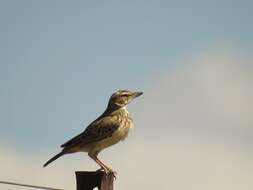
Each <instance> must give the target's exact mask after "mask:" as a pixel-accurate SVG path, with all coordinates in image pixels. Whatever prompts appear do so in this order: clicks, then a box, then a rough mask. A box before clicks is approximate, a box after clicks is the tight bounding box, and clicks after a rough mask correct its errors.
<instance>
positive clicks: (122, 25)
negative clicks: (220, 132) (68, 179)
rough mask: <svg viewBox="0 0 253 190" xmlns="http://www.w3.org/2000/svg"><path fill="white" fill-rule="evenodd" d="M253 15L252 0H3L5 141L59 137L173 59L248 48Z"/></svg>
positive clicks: (0, 64)
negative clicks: (219, 47) (218, 47)
mask: <svg viewBox="0 0 253 190" xmlns="http://www.w3.org/2000/svg"><path fill="white" fill-rule="evenodd" d="M252 18H253V13H252V2H251V1H240V2H239V1H197V0H194V1H106V2H105V1H103V2H102V1H56V0H55V1H32V0H30V1H28V0H24V1H14V0H11V1H1V2H0V23H1V26H0V27H1V32H0V41H1V43H0V50H1V51H0V52H1V53H0V54H1V56H0V103H1V107H0V113H1V114H0V115H1V116H0V117H1V119H0V129H1V141H3V143H10V144H15V145H18V146H22V147H25V148H28V147H30V148H32V147H33V146H34V145H36V146H40V147H41V148H43V147H45V146H47V145H50V144H51V143H59V142H62V141H63V140H66V139H67V138H69V135H67V134H75V133H78V132H79V131H80V129H82V126H85V125H86V124H88V123H89V122H90V121H91V120H92V119H94V118H95V117H96V116H97V115H98V114H100V113H101V112H102V111H103V109H104V108H105V106H106V103H107V99H108V97H109V95H110V94H111V93H112V92H113V91H114V90H116V89H118V88H129V89H138V90H145V88H148V86H149V83H150V82H151V80H152V79H153V78H154V77H157V78H159V74H160V73H161V72H163V71H164V70H170V68H171V66H173V65H174V64H175V63H176V61H174V60H179V59H180V58H181V57H184V56H185V55H188V54H191V53H192V52H194V51H197V50H200V49H202V48H207V47H209V46H213V45H215V44H223V43H224V44H232V45H233V46H236V47H240V48H242V49H244V50H245V51H249V52H250V51H251V50H252V44H253V38H252V33H253V25H252V24H251V23H252ZM152 77H153V78H152ZM52 134H53V135H52ZM38 139H39V140H38Z"/></svg>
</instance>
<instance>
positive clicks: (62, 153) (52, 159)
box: [43, 151, 65, 167]
mask: <svg viewBox="0 0 253 190" xmlns="http://www.w3.org/2000/svg"><path fill="white" fill-rule="evenodd" d="M64 154H65V152H63V151H62V152H60V153H58V154H56V155H55V156H54V157H53V158H51V159H50V160H48V161H47V162H46V163H45V164H44V165H43V167H46V166H47V165H48V164H50V163H51V162H53V161H55V160H56V159H57V158H60V157H61V156H62V155H64Z"/></svg>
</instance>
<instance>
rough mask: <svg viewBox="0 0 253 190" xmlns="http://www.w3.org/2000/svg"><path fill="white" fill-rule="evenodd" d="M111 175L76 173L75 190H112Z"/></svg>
mask: <svg viewBox="0 0 253 190" xmlns="http://www.w3.org/2000/svg"><path fill="white" fill-rule="evenodd" d="M113 180H114V176H113V174H106V173H105V172H102V171H96V172H92V171H89V172H87V171H78V172H76V190H93V189H94V188H96V187H97V188H98V189H99V190H113Z"/></svg>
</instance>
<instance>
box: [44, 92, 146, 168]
mask: <svg viewBox="0 0 253 190" xmlns="http://www.w3.org/2000/svg"><path fill="white" fill-rule="evenodd" d="M140 95H142V92H131V91H128V90H118V91H117V92H115V93H113V94H112V96H111V97H110V100H109V103H108V106H107V108H106V110H105V112H104V113H103V114H102V115H101V116H100V117H98V118H97V119H96V120H95V121H93V122H92V123H91V124H90V125H88V127H87V128H86V129H85V130H84V131H83V132H82V133H81V134H79V135H77V136H76V137H74V138H72V139H70V140H69V141H67V142H66V143H64V144H62V145H61V147H62V148H63V149H62V151H61V152H60V153H59V154H57V155H55V156H54V157H53V158H51V159H50V160H49V161H47V162H46V163H45V164H44V167H45V166H47V165H48V164H49V163H51V162H52V161H54V160H56V159H57V158H59V157H61V156H62V155H64V154H69V153H75V152H88V155H89V156H90V157H91V158H92V159H93V160H94V161H95V162H97V163H98V164H99V165H100V167H101V169H103V170H104V171H105V172H107V173H108V172H111V171H112V170H111V169H110V168H109V167H108V166H106V165H105V164H104V163H103V162H102V161H101V160H99V159H98V158H97V155H98V153H99V152H100V151H101V150H103V149H104V148H107V147H109V146H111V145H113V144H116V143H117V142H119V141H120V140H124V139H125V138H126V137H127V135H128V132H129V129H130V128H132V127H133V122H132V118H131V117H130V115H129V113H128V111H127V110H126V105H127V104H128V103H130V102H131V101H132V100H133V99H134V98H136V97H138V96H140Z"/></svg>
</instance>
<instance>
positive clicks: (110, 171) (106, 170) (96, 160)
mask: <svg viewBox="0 0 253 190" xmlns="http://www.w3.org/2000/svg"><path fill="white" fill-rule="evenodd" d="M88 155H89V156H90V157H91V158H92V159H93V160H94V161H95V162H96V163H97V164H98V165H99V166H100V167H101V168H100V169H99V170H104V171H105V173H106V174H110V173H112V174H113V177H114V178H116V174H117V172H115V171H113V170H112V169H111V168H109V167H108V166H106V165H105V164H104V163H103V162H102V161H101V160H99V159H98V157H97V156H96V155H91V154H88Z"/></svg>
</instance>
